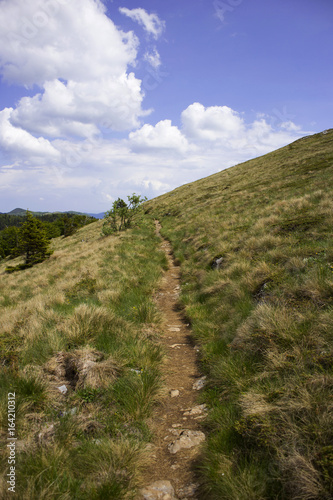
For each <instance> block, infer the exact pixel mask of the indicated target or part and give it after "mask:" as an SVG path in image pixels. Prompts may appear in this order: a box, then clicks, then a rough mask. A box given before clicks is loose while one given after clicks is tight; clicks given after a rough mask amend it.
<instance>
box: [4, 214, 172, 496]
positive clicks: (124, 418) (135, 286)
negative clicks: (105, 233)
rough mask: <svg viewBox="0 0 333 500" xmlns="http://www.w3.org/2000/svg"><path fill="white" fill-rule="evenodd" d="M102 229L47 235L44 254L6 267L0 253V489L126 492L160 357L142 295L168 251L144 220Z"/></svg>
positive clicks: (150, 304) (155, 317) (152, 309)
mask: <svg viewBox="0 0 333 500" xmlns="http://www.w3.org/2000/svg"><path fill="white" fill-rule="evenodd" d="M101 229H102V222H95V223H92V224H90V225H89V226H86V227H84V228H81V229H80V230H79V231H78V232H77V233H75V235H73V236H69V237H68V238H56V239H54V240H52V247H53V250H54V252H53V254H52V256H51V257H50V258H49V259H48V260H47V261H45V262H42V263H40V264H37V265H35V266H34V267H32V268H29V269H25V270H22V271H19V272H16V273H13V274H6V273H5V269H6V266H7V264H8V261H9V259H5V260H4V261H2V262H0V332H1V333H0V363H1V371H0V410H1V413H0V417H1V434H0V439H1V446H0V448H1V455H0V458H1V477H0V497H1V498H3V499H6V498H13V497H15V498H19V499H20V500H21V499H23V500H32V499H36V500H37V499H44V500H46V499H50V500H51V499H52V500H53V499H55V498H62V499H72V498H73V499H74V498H77V499H87V500H92V499H108V498H114V499H119V500H120V499H123V498H124V499H125V498H126V499H130V498H133V496H134V495H135V492H136V491H137V487H138V485H140V477H141V471H142V469H143V467H144V466H146V465H147V460H148V458H149V457H148V452H147V444H148V443H149V442H150V439H151V435H150V431H149V428H148V425H147V418H148V417H149V416H150V412H151V409H152V407H153V405H154V403H155V401H156V399H157V398H158V395H159V391H160V389H161V374H160V369H159V365H160V362H161V360H162V358H163V350H162V348H161V346H160V344H159V343H158V338H159V324H160V316H159V314H158V311H157V310H156V306H155V303H154V301H153V299H152V296H153V293H154V291H155V289H156V287H158V284H159V278H160V276H161V274H162V271H163V269H165V268H166V266H167V261H166V257H165V254H164V252H163V251H160V249H159V246H160V240H159V238H158V237H157V236H156V235H155V227H154V223H153V221H151V220H145V221H144V222H142V223H141V227H140V228H136V229H131V230H129V231H127V232H125V233H122V234H121V235H116V236H110V237H101V236H100V233H101ZM10 262H11V263H14V265H15V264H16V265H17V264H19V263H20V259H14V260H10ZM9 393H10V394H11V396H10V397H11V398H12V399H13V396H12V394H13V393H15V396H14V401H15V407H16V408H15V410H16V411H15V415H14V416H13V412H11V413H10V414H8V394H9ZM12 404H13V403H12V402H11V405H12ZM11 408H12V406H11ZM13 429H14V430H13ZM12 433H14V434H12ZM13 435H14V436H15V437H16V438H17V441H15V450H14V454H15V462H14V463H15V465H14V467H15V468H16V489H15V494H14V495H13V493H12V492H10V491H8V486H9V485H8V483H7V480H8V477H7V474H8V472H9V462H8V456H9V450H8V448H7V443H8V437H13ZM12 463H13V462H12Z"/></svg>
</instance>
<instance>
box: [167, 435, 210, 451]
mask: <svg viewBox="0 0 333 500" xmlns="http://www.w3.org/2000/svg"><path fill="white" fill-rule="evenodd" d="M205 439H206V436H205V435H204V433H203V432H201V431H190V430H185V431H183V432H182V433H181V434H180V436H179V437H178V438H177V439H176V440H175V441H174V442H173V443H171V444H169V446H168V450H169V451H170V453H172V454H175V453H178V451H180V450H182V449H189V448H193V446H198V445H199V444H200V443H202V441H204V440H205Z"/></svg>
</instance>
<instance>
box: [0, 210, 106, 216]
mask: <svg viewBox="0 0 333 500" xmlns="http://www.w3.org/2000/svg"><path fill="white" fill-rule="evenodd" d="M26 212H27V211H26V210H25V209H24V208H14V210H11V211H10V212H0V214H1V213H7V215H25V214H26ZM31 213H32V214H33V215H46V214H73V215H89V216H90V217H95V218H96V219H103V217H104V212H101V213H99V214H90V213H86V212H75V211H73V210H67V211H65V212H59V211H55V212H33V211H31Z"/></svg>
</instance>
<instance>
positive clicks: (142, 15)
mask: <svg viewBox="0 0 333 500" xmlns="http://www.w3.org/2000/svg"><path fill="white" fill-rule="evenodd" d="M119 12H121V13H122V14H124V15H125V16H127V17H129V18H131V19H132V20H133V21H136V22H137V23H139V24H140V25H141V26H143V28H144V29H145V31H147V33H149V34H150V35H152V36H153V37H154V38H155V39H156V40H157V38H159V37H160V36H161V34H162V33H163V31H164V29H165V22H164V21H162V20H161V19H160V18H159V17H158V15H157V14H148V12H147V11H145V9H141V8H138V9H128V8H126V7H120V8H119Z"/></svg>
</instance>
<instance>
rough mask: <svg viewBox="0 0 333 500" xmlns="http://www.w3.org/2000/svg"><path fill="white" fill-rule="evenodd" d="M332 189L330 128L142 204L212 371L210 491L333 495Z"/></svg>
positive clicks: (219, 495)
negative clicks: (156, 225)
mask: <svg viewBox="0 0 333 500" xmlns="http://www.w3.org/2000/svg"><path fill="white" fill-rule="evenodd" d="M332 187H333V131H332V130H330V131H329V132H327V133H325V134H317V135H315V136H311V137H307V138H305V139H302V140H299V141H296V142H295V143H293V144H291V145H289V146H287V147H285V148H282V149H280V150H278V151H275V152H273V153H270V154H268V155H265V156H263V157H261V158H257V159H255V160H251V161H249V162H246V163H243V164H241V165H238V166H236V167H233V168H230V169H228V170H225V171H222V172H220V173H218V174H214V175H213V176H210V177H208V178H205V179H202V180H200V181H197V182H194V183H192V184H188V185H185V186H182V187H180V188H177V189H176V190H174V191H172V192H171V193H167V194H166V195H163V196H160V197H159V198H156V199H155V200H152V201H150V202H148V204H147V205H146V209H147V210H148V211H149V212H151V213H153V214H154V216H155V217H156V218H159V220H160V222H161V224H162V234H163V235H164V236H165V237H167V238H168V239H169V240H170V241H171V243H172V246H173V249H174V254H175V257H176V258H177V260H178V261H179V263H180V264H181V274H182V288H181V301H182V304H183V308H184V314H185V315H186V317H187V318H188V320H189V321H190V323H191V325H192V328H193V332H194V336H195V339H196V342H197V343H200V344H201V350H200V352H201V354H200V356H201V358H200V362H201V366H202V370H203V371H204V372H205V373H206V374H207V376H208V384H207V388H206V390H205V392H204V393H203V395H202V401H203V402H206V403H207V404H208V406H209V407H210V417H209V419H208V423H207V429H206V431H207V433H208V440H207V444H206V447H205V449H204V451H203V455H202V458H201V461H200V463H199V466H198V468H199V475H200V476H201V482H202V485H203V486H202V492H201V495H202V498H207V499H209V500H211V499H216V500H217V499H223V498H225V499H228V500H236V499H239V500H241V499H243V498H249V499H251V498H253V499H270V498H274V499H311V500H313V499H318V500H322V499H329V498H331V496H332V490H333V476H332V461H331V460H332V454H331V450H332V448H331V447H332V446H333V432H332V429H333V419H332V413H331V403H330V396H329V393H330V392H331V390H332V384H333V370H332V366H333V363H332V361H333V344H332V341H333V327H332V325H333V304H332V301H333V251H332V248H333V236H332V234H333V231H332V227H333V202H332V199H333V197H332V194H333V193H332ZM220 258H222V261H220V264H219V266H218V267H217V266H216V265H214V263H215V262H216V259H220Z"/></svg>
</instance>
